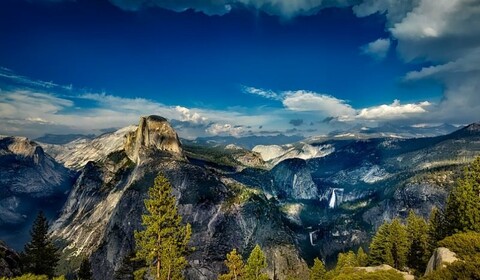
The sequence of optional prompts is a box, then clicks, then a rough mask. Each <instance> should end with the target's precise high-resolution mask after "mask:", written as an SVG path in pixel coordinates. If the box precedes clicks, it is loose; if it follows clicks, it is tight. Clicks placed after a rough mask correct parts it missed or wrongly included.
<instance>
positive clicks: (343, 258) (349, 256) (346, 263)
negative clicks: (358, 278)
mask: <svg viewBox="0 0 480 280" xmlns="http://www.w3.org/2000/svg"><path fill="white" fill-rule="evenodd" d="M356 266H358V262H357V256H356V255H355V253H354V252H353V251H348V252H346V253H339V254H338V258H337V265H336V267H335V270H337V271H341V270H342V269H344V268H346V267H356Z"/></svg>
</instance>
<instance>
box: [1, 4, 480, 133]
mask: <svg viewBox="0 0 480 280" xmlns="http://www.w3.org/2000/svg"><path fill="white" fill-rule="evenodd" d="M132 3H135V4H132ZM142 3H143V4H142ZM395 3H396V2H395V1H379V0H365V1H353V0H352V1H347V0H343V1H340V0H339V1H333V0H332V1H320V0H315V1H306V0H230V1H224V0H216V1H213V0H212V1H209V0H200V1H189V0H184V1H167V0H165V1H162V0H155V1H142V0H139V1H134V2H132V1H122V0H111V1H107V0H96V1H94V0H77V1H61V0H56V1H48V0H43V1H39V0H35V1H34V0H30V1H23V0H20V1H18V0H16V1H14V0H5V1H2V2H0V36H1V37H0V38H1V44H0V67H2V69H1V70H0V89H1V91H0V109H1V111H0V118H1V119H2V120H3V122H2V123H3V125H0V134H15V135H25V136H30V137H35V136H38V135H41V134H43V133H62V132H64V133H70V132H80V133H91V132H96V133H99V132H100V131H101V129H104V128H109V127H121V126H125V125H128V124H133V123H135V122H136V121H137V119H138V117H139V116H140V115H146V114H160V115H164V116H166V117H167V118H169V119H171V120H173V122H174V123H175V125H176V127H177V129H178V130H179V133H180V135H181V136H184V137H188V138H193V137H196V136H207V135H224V134H225V135H235V136H242V135H250V134H268V133H279V132H281V133H287V131H288V132H289V133H298V134H304V135H316V134H324V133H328V132H329V131H331V130H336V129H338V128H343V129H346V128H348V127H351V126H357V125H359V124H360V125H365V126H377V125H382V124H384V123H387V122H388V123H394V124H402V125H405V124H407V125H418V124H420V123H421V124H425V125H435V124H438V123H442V122H450V123H458V124H462V123H468V122H472V121H477V119H476V118H477V116H476V112H477V111H476V110H477V109H478V108H477V107H478V106H479V105H480V104H479V102H478V101H480V100H478V99H479V98H478V96H479V94H478V91H477V90H478V89H480V85H479V82H477V80H480V79H477V78H479V77H478V72H479V69H478V67H479V66H478V63H475V62H476V61H479V60H480V55H479V54H480V51H478V50H479V46H480V39H478V38H479V37H480V36H478V35H480V34H479V33H480V30H479V29H480V23H479V20H478V18H479V15H478V13H479V12H478V10H479V9H478V8H479V7H478V6H479V5H478V4H476V3H475V1H469V0H455V1H446V0H445V1H444V0H441V1H439V2H438V1H433V0H421V1H405V3H404V5H401V6H400V5H398V4H395ZM435 3H437V4H435ZM472 6H475V7H476V9H475V8H472ZM458 14H462V17H461V18H460V19H459V17H458ZM35 104H39V106H35ZM459 108H460V109H462V110H459ZM459 112H460V113H459ZM299 119H300V120H303V121H302V122H298V121H297V122H295V121H294V122H292V121H291V120H299ZM326 119H327V120H329V122H326V121H324V120H326ZM292 129H295V130H292Z"/></svg>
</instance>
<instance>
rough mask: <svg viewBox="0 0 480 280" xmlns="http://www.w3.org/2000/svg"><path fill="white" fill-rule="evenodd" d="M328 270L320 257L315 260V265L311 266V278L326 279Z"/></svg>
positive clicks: (314, 279) (315, 279)
mask: <svg viewBox="0 0 480 280" xmlns="http://www.w3.org/2000/svg"><path fill="white" fill-rule="evenodd" d="M326 274H327V270H326V269H325V266H324V265H323V262H322V261H321V260H319V259H318V258H315V259H314V260H313V266H312V268H310V280H325V279H326V278H325V276H326Z"/></svg>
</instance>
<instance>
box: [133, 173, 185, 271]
mask: <svg viewBox="0 0 480 280" xmlns="http://www.w3.org/2000/svg"><path fill="white" fill-rule="evenodd" d="M145 207H146V209H147V214H144V215H143V216H142V225H143V227H144V229H143V230H142V231H136V232H135V241H136V245H137V251H136V258H137V259H138V260H144V261H145V263H146V264H147V265H148V266H149V268H150V273H151V275H152V276H153V277H154V278H155V279H156V280H160V279H162V280H163V279H167V280H173V279H175V280H176V279H183V275H182V271H183V269H184V268H185V267H186V265H187V260H186V258H185V256H186V255H187V253H188V252H189V251H190V248H189V246H188V243H189V241H190V236H191V228H190V225H189V224H187V225H182V223H181V222H182V217H181V216H180V215H179V214H178V211H177V207H176V204H175V197H174V196H173V195H172V187H171V185H170V183H169V182H168V180H167V179H166V178H165V177H164V176H162V175H159V176H158V177H157V178H155V182H154V185H153V187H151V188H150V189H149V190H148V198H147V199H146V200H145ZM137 274H138V273H137Z"/></svg>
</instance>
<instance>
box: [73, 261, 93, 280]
mask: <svg viewBox="0 0 480 280" xmlns="http://www.w3.org/2000/svg"><path fill="white" fill-rule="evenodd" d="M92 278H93V275H92V266H91V265H90V261H89V260H88V258H84V259H83V260H82V263H81V264H80V269H79V270H78V275H77V279H78V280H92Z"/></svg>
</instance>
